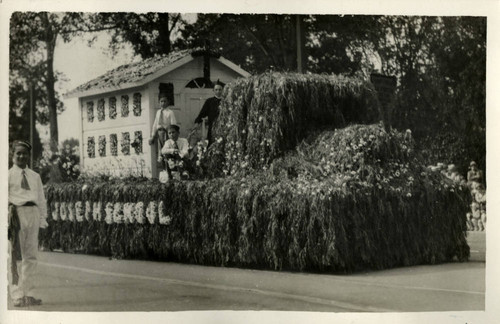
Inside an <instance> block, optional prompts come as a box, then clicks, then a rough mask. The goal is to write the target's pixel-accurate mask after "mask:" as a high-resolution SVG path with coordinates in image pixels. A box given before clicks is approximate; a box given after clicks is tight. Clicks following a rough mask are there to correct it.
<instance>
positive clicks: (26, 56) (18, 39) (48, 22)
mask: <svg viewBox="0 0 500 324" xmlns="http://www.w3.org/2000/svg"><path fill="white" fill-rule="evenodd" d="M109 28H111V26H106V25H102V24H99V25H97V24H95V19H92V15H87V14H83V13H49V12H15V13H13V14H12V16H11V19H10V43H9V58H10V65H9V70H10V83H11V84H14V83H16V84H17V89H19V87H20V86H21V87H22V88H23V89H24V91H27V89H28V88H29V87H30V86H31V85H33V86H34V87H35V89H36V92H37V98H38V99H39V101H37V118H38V121H39V122H40V123H42V124H45V123H46V121H45V119H44V118H45V117H47V121H48V123H49V125H50V146H51V149H52V150H53V151H56V150H57V144H58V138H59V134H58V128H57V113H58V112H60V111H62V109H63V105H62V103H61V102H60V101H59V99H58V98H57V94H56V91H55V88H54V84H55V82H56V81H57V78H58V74H57V73H56V72H55V71H54V53H55V47H56V43H57V40H58V39H59V38H61V39H62V40H63V41H65V42H67V41H69V40H70V39H71V37H74V36H76V35H80V34H81V33H83V32H92V31H98V30H104V29H109ZM42 85H43V86H42ZM14 88H15V87H11V89H14ZM10 95H11V97H14V98H16V97H17V96H19V95H20V93H19V92H11V93H10ZM21 97H22V96H21ZM13 103H14V104H15V103H16V101H15V100H14V102H13ZM40 105H41V106H40ZM11 108H12V109H14V110H19V109H21V107H19V106H13V107H11Z"/></svg>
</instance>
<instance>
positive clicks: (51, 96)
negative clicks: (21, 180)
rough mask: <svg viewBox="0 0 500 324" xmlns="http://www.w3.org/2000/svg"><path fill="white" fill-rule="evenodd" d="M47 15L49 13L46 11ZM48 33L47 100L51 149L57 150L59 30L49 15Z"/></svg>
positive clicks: (46, 42)
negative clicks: (56, 91)
mask: <svg viewBox="0 0 500 324" xmlns="http://www.w3.org/2000/svg"><path fill="white" fill-rule="evenodd" d="M46 15H48V14H47V13H46ZM46 19H47V21H46V22H47V24H46V28H47V29H46V33H45V39H44V41H45V44H46V49H47V79H46V80H45V87H46V88H47V102H48V106H49V123H50V149H51V151H53V152H56V151H57V147H58V144H59V131H58V127H57V103H56V93H55V89H54V84H55V76H54V50H55V46H56V39H57V31H54V30H53V29H52V26H50V22H49V21H48V16H46Z"/></svg>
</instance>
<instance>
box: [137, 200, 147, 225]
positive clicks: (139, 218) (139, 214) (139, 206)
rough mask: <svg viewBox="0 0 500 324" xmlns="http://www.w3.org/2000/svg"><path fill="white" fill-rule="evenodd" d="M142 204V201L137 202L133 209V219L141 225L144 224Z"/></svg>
mask: <svg viewBox="0 0 500 324" xmlns="http://www.w3.org/2000/svg"><path fill="white" fill-rule="evenodd" d="M144 218H145V215H144V203H143V202H142V201H140V202H138V203H136V204H135V208H134V219H135V221H136V222H137V223H139V224H143V223H144Z"/></svg>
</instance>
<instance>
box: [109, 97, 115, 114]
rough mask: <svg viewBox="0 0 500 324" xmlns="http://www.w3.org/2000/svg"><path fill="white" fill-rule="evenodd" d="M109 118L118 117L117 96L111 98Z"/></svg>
mask: <svg viewBox="0 0 500 324" xmlns="http://www.w3.org/2000/svg"><path fill="white" fill-rule="evenodd" d="M109 118H110V119H116V98H115V97H111V98H109Z"/></svg>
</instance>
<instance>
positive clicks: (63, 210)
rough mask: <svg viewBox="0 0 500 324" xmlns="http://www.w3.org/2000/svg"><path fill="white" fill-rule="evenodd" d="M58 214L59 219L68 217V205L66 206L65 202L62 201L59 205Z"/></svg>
mask: <svg viewBox="0 0 500 324" xmlns="http://www.w3.org/2000/svg"><path fill="white" fill-rule="evenodd" d="M59 212H60V215H61V220H63V221H65V220H66V219H68V207H66V203H65V202H62V203H61V207H60V209H59Z"/></svg>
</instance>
